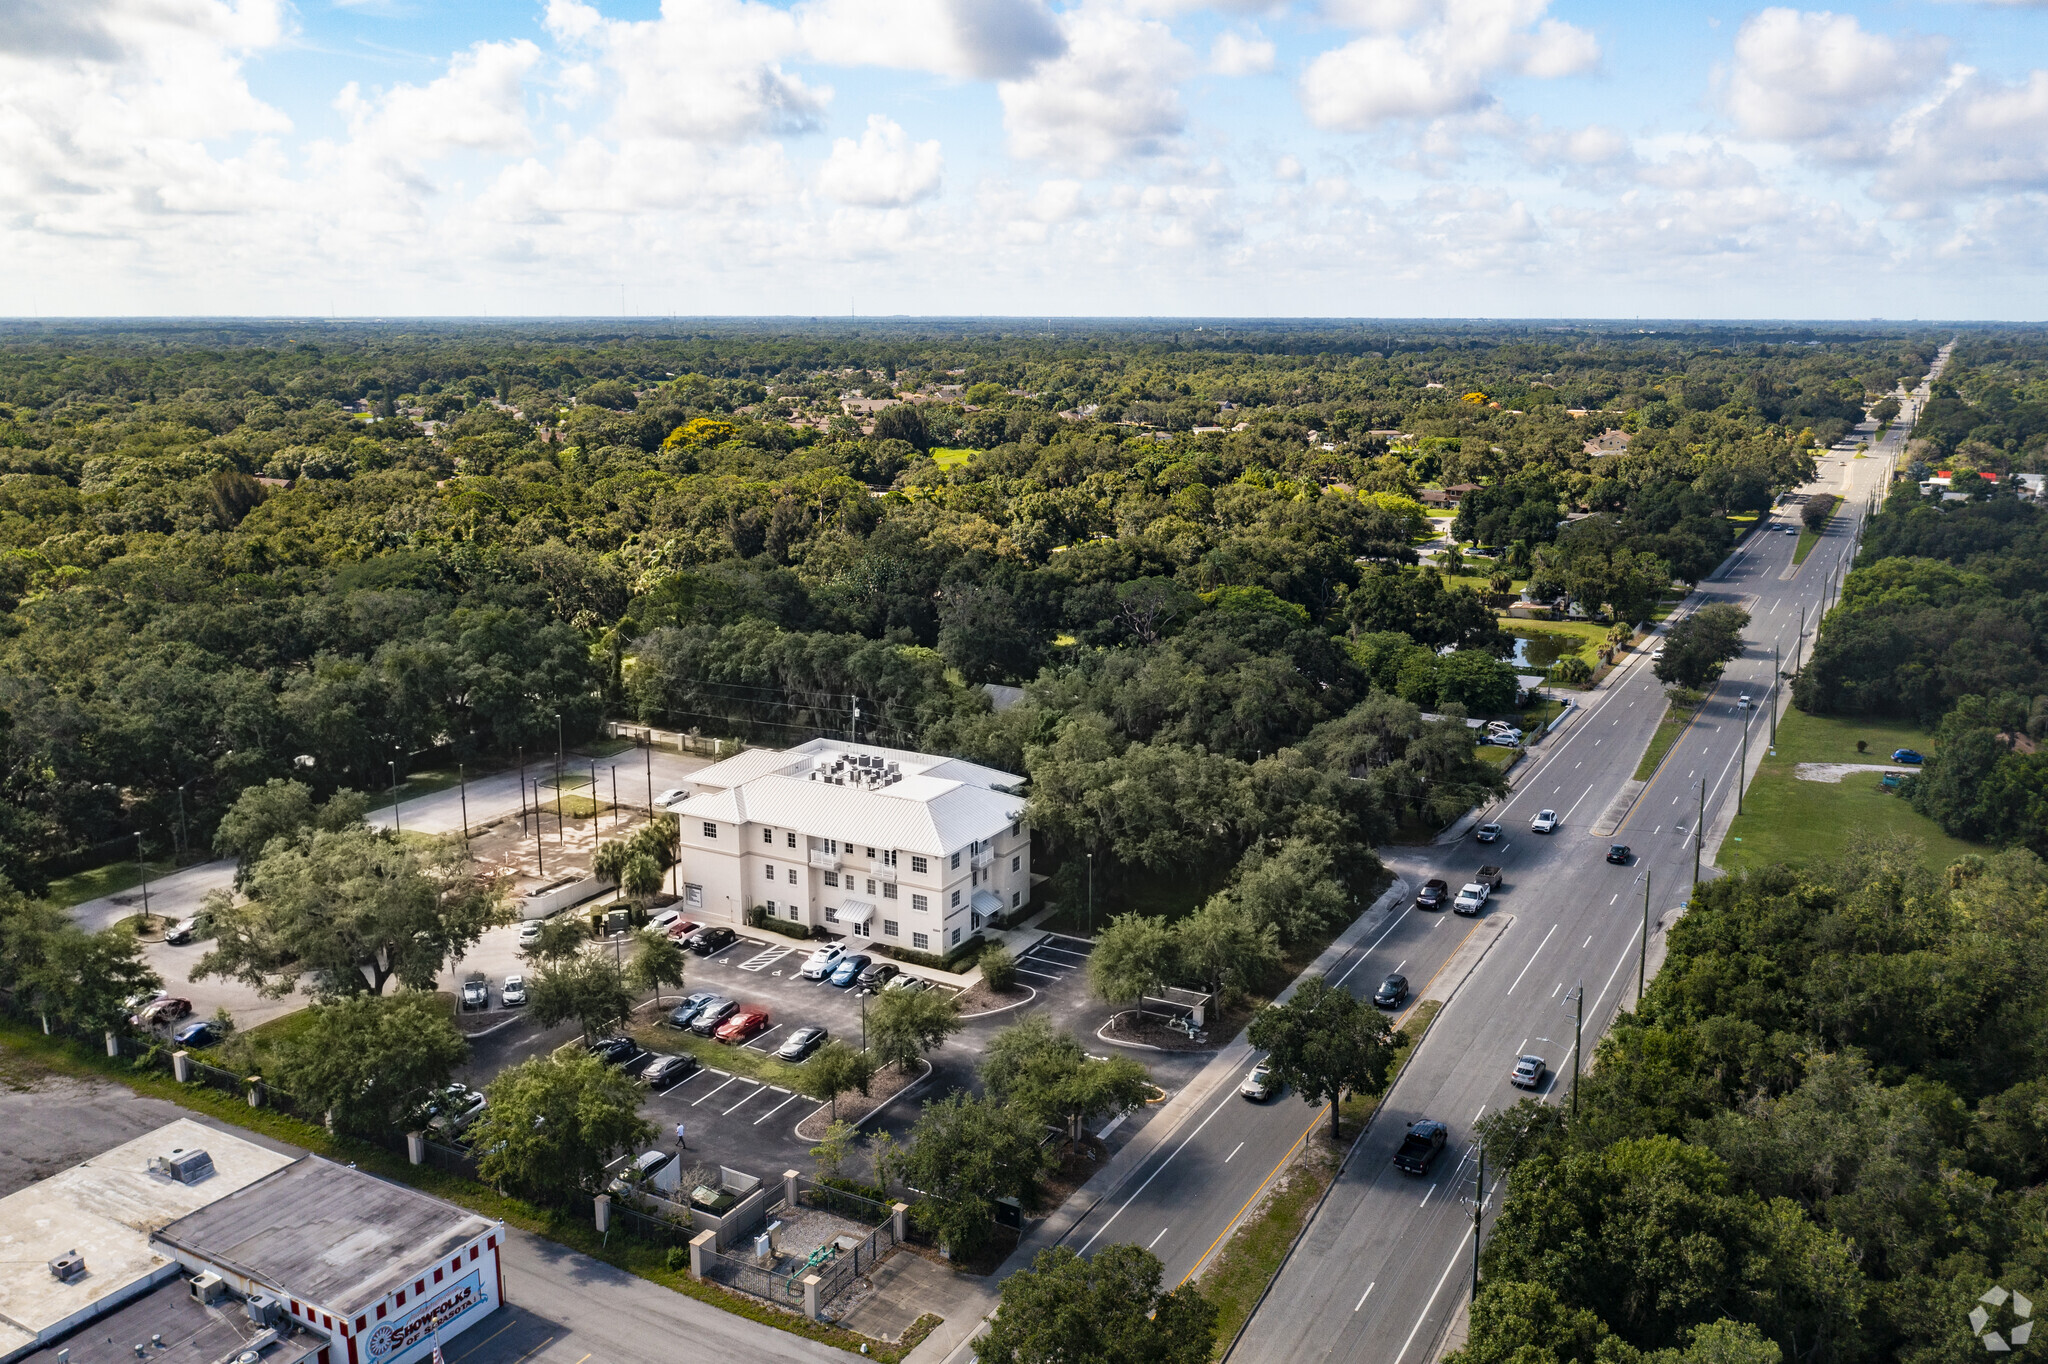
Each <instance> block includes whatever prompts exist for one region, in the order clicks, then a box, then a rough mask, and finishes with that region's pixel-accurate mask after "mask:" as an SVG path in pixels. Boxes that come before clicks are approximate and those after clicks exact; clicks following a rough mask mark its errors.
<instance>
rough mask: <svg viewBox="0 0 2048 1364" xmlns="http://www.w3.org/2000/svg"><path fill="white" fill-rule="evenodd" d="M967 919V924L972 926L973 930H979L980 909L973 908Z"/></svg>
mask: <svg viewBox="0 0 2048 1364" xmlns="http://www.w3.org/2000/svg"><path fill="white" fill-rule="evenodd" d="M967 919H968V924H969V926H970V927H972V928H973V929H974V931H975V932H977V933H979V932H981V911H980V910H978V909H977V910H975V911H974V913H972V914H970V915H968V916H967Z"/></svg>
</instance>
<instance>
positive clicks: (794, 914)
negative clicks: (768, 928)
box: [789, 905, 798, 919]
mask: <svg viewBox="0 0 2048 1364" xmlns="http://www.w3.org/2000/svg"><path fill="white" fill-rule="evenodd" d="M789 917H790V918H792V919H794V918H797V917H798V915H797V912H796V906H795V905H791V906H790V907H789Z"/></svg>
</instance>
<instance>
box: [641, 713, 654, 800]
mask: <svg viewBox="0 0 2048 1364" xmlns="http://www.w3.org/2000/svg"><path fill="white" fill-rule="evenodd" d="M640 751H641V752H642V753H643V754H645V755H646V756H647V817H648V818H649V819H653V818H654V728H653V726H651V725H650V726H649V727H648V729H647V735H646V737H645V738H643V739H641V740H640Z"/></svg>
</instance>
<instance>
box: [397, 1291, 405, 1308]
mask: <svg viewBox="0 0 2048 1364" xmlns="http://www.w3.org/2000/svg"><path fill="white" fill-rule="evenodd" d="M397 1299H398V1305H399V1306H400V1307H403V1306H405V1290H404V1289H403V1288H401V1289H399V1290H398V1294H397Z"/></svg>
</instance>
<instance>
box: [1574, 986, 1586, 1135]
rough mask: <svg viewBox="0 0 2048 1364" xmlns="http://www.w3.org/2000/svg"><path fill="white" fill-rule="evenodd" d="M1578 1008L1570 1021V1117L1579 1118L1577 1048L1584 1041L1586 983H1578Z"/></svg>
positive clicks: (1583, 1043) (1582, 1044)
mask: <svg viewBox="0 0 2048 1364" xmlns="http://www.w3.org/2000/svg"><path fill="white" fill-rule="evenodd" d="M1578 995H1579V1007H1578V1010H1577V1012H1576V1014H1575V1015H1574V1017H1573V1019H1572V1116H1573V1117H1574V1118H1576V1117H1578V1116H1579V1070H1580V1066H1579V1048H1580V1047H1582V1046H1584V1045H1585V1040H1586V982H1585V981H1583V980H1581V981H1580V982H1579V990H1578Z"/></svg>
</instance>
